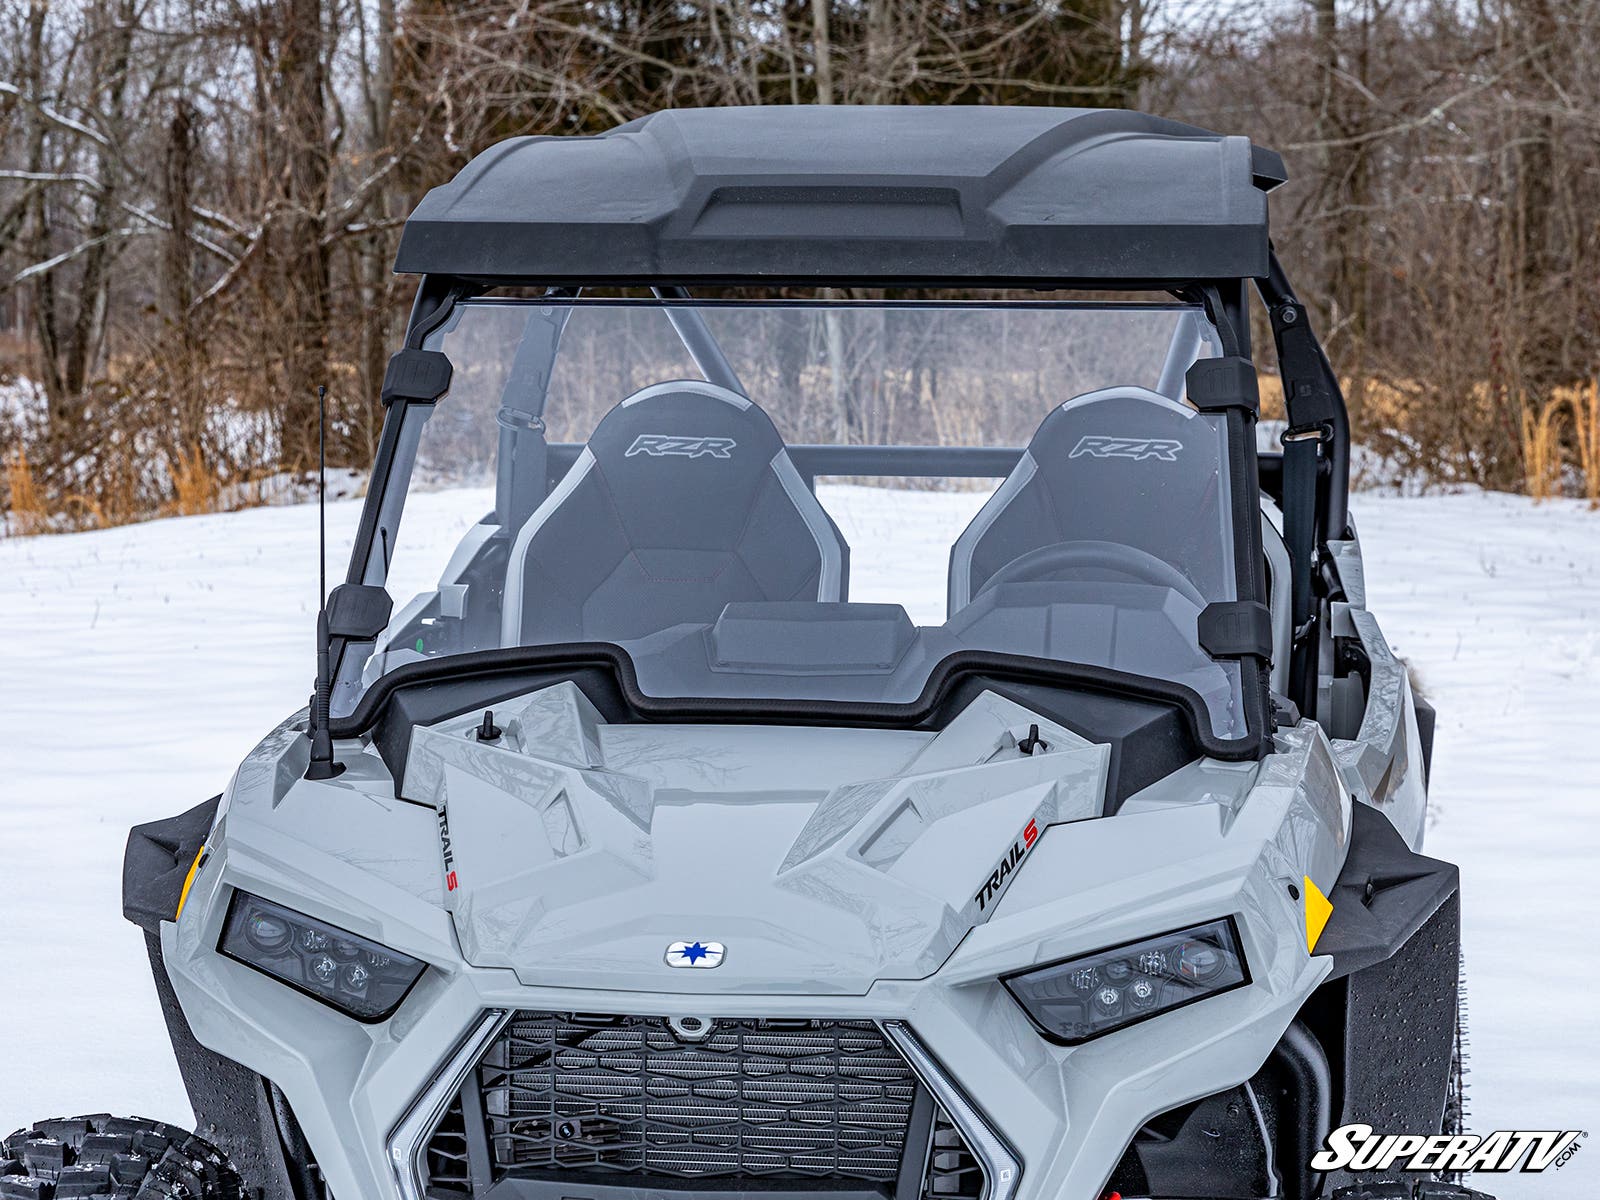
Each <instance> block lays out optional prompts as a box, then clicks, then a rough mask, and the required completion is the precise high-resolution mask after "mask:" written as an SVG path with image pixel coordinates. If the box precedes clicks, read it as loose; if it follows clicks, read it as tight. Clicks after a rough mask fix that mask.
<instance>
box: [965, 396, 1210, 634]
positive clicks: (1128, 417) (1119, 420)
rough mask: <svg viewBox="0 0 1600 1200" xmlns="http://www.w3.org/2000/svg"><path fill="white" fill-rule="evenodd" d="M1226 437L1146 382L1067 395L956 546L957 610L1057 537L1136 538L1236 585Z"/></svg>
mask: <svg viewBox="0 0 1600 1200" xmlns="http://www.w3.org/2000/svg"><path fill="white" fill-rule="evenodd" d="M1226 454H1227V449H1226V437H1225V434H1224V432H1223V430H1222V428H1221V426H1220V424H1219V423H1218V421H1217V419H1216V418H1214V417H1209V416H1207V415H1206V414H1203V413H1200V412H1199V411H1197V410H1196V409H1193V408H1191V407H1189V406H1188V405H1186V404H1183V403H1181V402H1180V401H1177V400H1172V399H1170V398H1168V397H1166V396H1163V395H1161V394H1159V393H1157V392H1152V391H1150V390H1149V389H1147V388H1142V387H1112V388H1104V389H1102V390H1100V391H1096V392H1089V393H1087V394H1085V395H1082V396H1078V397H1076V398H1074V399H1072V400H1069V401H1067V402H1066V403H1065V404H1063V405H1062V406H1061V407H1060V408H1057V409H1056V410H1055V411H1054V412H1052V413H1051V414H1050V415H1049V416H1048V417H1046V418H1045V419H1044V421H1043V422H1042V423H1041V424H1040V426H1039V429H1038V431H1037V432H1036V433H1035V434H1034V435H1033V439H1032V440H1031V441H1030V442H1029V443H1028V448H1027V450H1026V451H1024V453H1023V455H1022V458H1021V460H1020V461H1019V463H1018V465H1017V467H1016V469H1015V470H1013V471H1012V473H1011V475H1010V476H1008V477H1007V479H1006V480H1005V482H1004V483H1002V484H1001V485H1000V488H999V489H998V490H997V491H996V492H995V494H994V495H993V496H992V497H991V498H990V500H989V503H987V504H985V505H984V507H983V509H982V510H981V511H980V512H979V513H978V515H977V516H976V517H975V518H973V521H972V523H971V524H970V525H969V526H968V527H967V529H966V530H965V532H963V533H962V535H961V537H960V538H959V539H958V540H957V542H956V545H955V547H953V549H952V553H951V571H950V611H951V612H952V613H954V612H956V611H958V610H959V609H960V608H961V607H962V606H964V605H965V604H967V603H968V602H969V601H970V600H971V598H972V597H973V596H975V595H976V594H977V593H978V591H979V590H981V588H982V586H983V583H984V581H985V580H987V579H988V578H989V577H990V576H991V575H992V574H994V572H995V571H997V570H999V569H1000V568H1001V567H1003V566H1004V565H1005V564H1006V563H1008V562H1010V561H1011V560H1012V559H1014V558H1016V557H1018V556H1019V555H1021V554H1023V553H1025V552H1027V551H1028V550H1031V549H1034V548H1035V547H1038V546H1044V545H1049V544H1052V543H1054V542H1067V541H1102V542H1115V543H1118V544H1120V545H1125V546H1134V547H1137V548H1139V549H1142V550H1144V551H1146V552H1148V553H1151V554H1154V555H1155V556H1156V557H1157V558H1160V559H1162V560H1164V561H1165V562H1168V563H1171V564H1173V565H1174V566H1177V567H1180V568H1181V569H1182V570H1183V571H1184V572H1185V574H1187V575H1188V576H1189V578H1190V579H1192V580H1193V581H1194V583H1195V585H1196V586H1197V587H1199V588H1200V590H1201V592H1202V593H1204V594H1205V595H1206V596H1208V597H1211V598H1221V597H1223V596H1224V595H1226V594H1227V587H1228V584H1227V579H1226V578H1225V576H1226V575H1227V574H1229V573H1231V571H1232V555H1231V550H1227V551H1226V552H1220V553H1219V546H1227V547H1231V545H1232V542H1231V539H1232V536H1233V534H1232V526H1231V523H1230V520H1229V498H1228V496H1227V495H1226V494H1224V480H1226V479H1227V478H1229V471H1228V465H1227V463H1226V461H1225V458H1226Z"/></svg>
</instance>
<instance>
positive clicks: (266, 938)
mask: <svg viewBox="0 0 1600 1200" xmlns="http://www.w3.org/2000/svg"><path fill="white" fill-rule="evenodd" d="M217 949H218V951H219V952H220V953H222V954H224V955H226V956H227V957H228V958H231V959H234V960H236V961H238V962H242V963H244V964H245V965H246V966H250V967H254V968H255V969H256V970H258V971H263V972H265V973H266V974H268V975H271V976H272V977H273V978H274V979H278V980H281V981H282V982H284V983H286V984H288V985H289V986H290V987H292V988H294V989H296V990H297V991H302V992H304V993H305V994H306V995H308V996H310V997H312V998H313V999H316V1000H321V1001H322V1002H323V1003H324V1004H331V1005H332V1006H333V1007H334V1008H337V1009H339V1010H340V1011H342V1012H345V1013H348V1014H349V1015H350V1016H352V1017H355V1018H356V1019H357V1020H358V1021H381V1020H383V1019H384V1018H385V1017H387V1016H388V1015H389V1014H390V1013H392V1012H394V1010H395V1009H396V1008H398V1007H399V1006H400V1001H401V1000H403V999H405V994H406V993H407V992H408V991H410V990H411V985H412V984H414V983H416V981H417V980H418V979H419V978H421V976H422V970H423V965H424V964H422V963H420V962H418V961H417V960H416V959H414V958H411V957H410V956H408V955H405V954H401V953H400V952H399V951H397V950H390V949H388V948H387V947H385V946H380V945H378V943H377V942H369V941H368V940H367V939H366V938H364V937H358V936H356V935H355V934H353V933H350V932H349V931H348V930H344V929H340V928H339V927H338V926H336V925H329V924H327V923H326V922H323V921H317V920H313V919H312V918H311V917H308V916H306V915H305V914H304V913H297V912H295V911H294V910H293V909H291V908H285V907H283V905H281V904H274V903H273V902H272V901H271V900H263V899H262V898H261V897H260V896H252V895H250V893H248V892H234V894H233V903H232V905H231V906H230V907H229V909H228V921H227V924H226V925H224V926H223V929H222V941H221V943H219V944H218V946H217Z"/></svg>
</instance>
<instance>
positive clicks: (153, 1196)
mask: <svg viewBox="0 0 1600 1200" xmlns="http://www.w3.org/2000/svg"><path fill="white" fill-rule="evenodd" d="M99 1197H115V1198H117V1200H123V1198H127V1200H132V1198H134V1197H137V1198H138V1200H168V1198H170V1200H244V1184H243V1182H241V1180H240V1179H239V1173H238V1172H237V1171H235V1170H234V1169H233V1166H232V1165H231V1164H230V1163H229V1162H228V1160H227V1157H226V1156H225V1155H224V1154H223V1153H222V1151H220V1150H218V1149H217V1148H216V1147H215V1146H213V1145H212V1144H211V1143H210V1142H207V1141H205V1140H204V1139H203V1138H199V1137H196V1136H195V1135H194V1134H192V1133H190V1132H189V1131H188V1130H186V1129H179V1128H178V1127H177V1126H176V1125H167V1124H164V1123H163V1122H161V1121H152V1120H149V1119H148V1118H144V1117H113V1116H111V1115H109V1114H108V1113H99V1114H97V1115H95V1116H92V1117H64V1118H58V1119H57V1120H54V1121H39V1122H38V1123H36V1124H35V1125H33V1126H32V1127H31V1128H29V1129H19V1130H17V1132H16V1133H14V1134H12V1135H11V1136H10V1137H8V1138H6V1140H5V1141H4V1142H0V1200H98V1198H99Z"/></svg>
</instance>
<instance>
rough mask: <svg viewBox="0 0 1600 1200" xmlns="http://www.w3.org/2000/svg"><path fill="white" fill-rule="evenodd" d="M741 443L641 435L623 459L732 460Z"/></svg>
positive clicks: (726, 439)
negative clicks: (733, 452) (642, 457)
mask: <svg viewBox="0 0 1600 1200" xmlns="http://www.w3.org/2000/svg"><path fill="white" fill-rule="evenodd" d="M738 444H739V443H738V442H736V441H734V440H733V439H732V438H718V437H673V436H671V435H669V434H665V433H641V434H640V435H639V436H638V437H636V438H634V439H633V445H631V446H629V447H628V452H627V453H626V454H624V455H623V456H622V457H623V458H632V457H633V456H634V455H635V454H648V455H649V456H650V457H651V458H732V457H733V454H732V451H733V449H734V447H736V446H737V445H738Z"/></svg>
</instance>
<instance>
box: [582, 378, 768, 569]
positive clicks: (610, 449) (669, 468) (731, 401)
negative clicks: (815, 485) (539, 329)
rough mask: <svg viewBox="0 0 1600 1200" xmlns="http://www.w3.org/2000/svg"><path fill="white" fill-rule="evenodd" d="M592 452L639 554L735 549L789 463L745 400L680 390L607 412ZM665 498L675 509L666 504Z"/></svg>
mask: <svg viewBox="0 0 1600 1200" xmlns="http://www.w3.org/2000/svg"><path fill="white" fill-rule="evenodd" d="M589 451H590V453H591V454H593V455H594V460H595V466H596V467H597V468H598V469H599V471H600V472H601V474H602V475H603V476H604V477H605V481H606V486H607V489H608V490H609V492H610V493H611V496H612V499H613V501H614V502H615V504H616V507H617V515H618V517H619V518H620V520H621V521H622V524H623V526H624V528H625V529H626V531H627V533H628V536H629V539H630V540H631V541H632V543H633V544H634V545H636V546H653V545H691V544H692V545H702V546H706V547H712V546H729V545H732V544H734V542H735V541H736V540H737V536H738V533H739V530H740V529H742V528H743V526H744V523H745V522H746V521H747V520H748V518H749V515H750V503H751V499H752V498H753V497H754V496H755V495H756V494H757V492H758V490H759V488H760V486H761V482H762V476H763V474H764V473H765V472H766V471H767V470H768V469H769V468H770V467H771V465H772V461H773V459H774V458H776V457H777V456H778V455H780V454H782V453H783V438H782V436H781V435H780V434H779V433H778V430H777V427H776V426H775V425H773V423H772V419H771V418H770V417H768V416H767V414H766V413H764V412H763V411H761V409H760V408H758V407H757V406H756V405H755V404H754V403H753V402H752V401H751V400H750V399H749V398H747V397H745V396H741V395H739V394H738V393H737V392H733V391H729V390H728V389H727V388H724V387H719V386H717V385H716V384H714V383H705V382H703V381H699V380H674V381H672V382H669V383H658V384H654V385H652V386H650V387H647V388H644V389H643V390H641V391H638V392H635V393H634V394H633V395H631V396H629V397H628V398H627V399H626V400H624V401H623V402H622V403H621V404H619V405H617V406H616V407H615V408H613V409H612V410H611V411H610V412H608V413H607V414H606V415H605V416H604V417H603V418H601V420H600V423H599V424H598V425H596V426H595V430H594V433H593V434H591V435H590V438H589ZM663 496H671V497H672V498H673V503H672V504H670V505H666V504H663V503H662V497H663ZM687 524H692V526H693V528H692V529H686V528H685V526H686V525H687Z"/></svg>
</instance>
